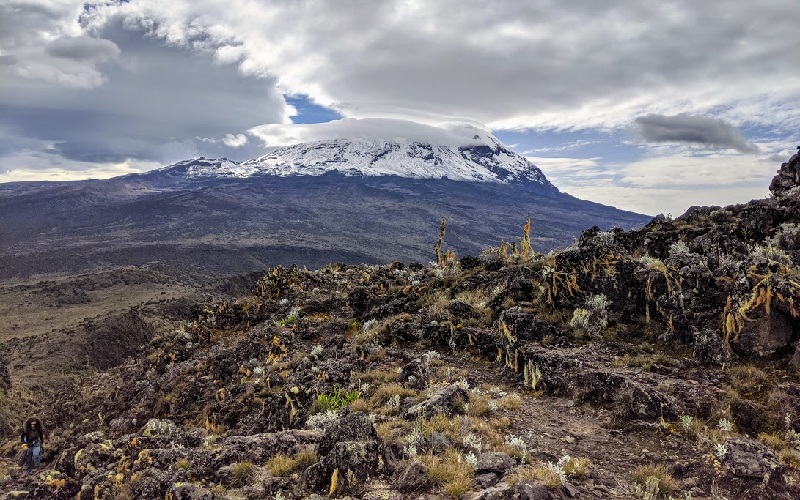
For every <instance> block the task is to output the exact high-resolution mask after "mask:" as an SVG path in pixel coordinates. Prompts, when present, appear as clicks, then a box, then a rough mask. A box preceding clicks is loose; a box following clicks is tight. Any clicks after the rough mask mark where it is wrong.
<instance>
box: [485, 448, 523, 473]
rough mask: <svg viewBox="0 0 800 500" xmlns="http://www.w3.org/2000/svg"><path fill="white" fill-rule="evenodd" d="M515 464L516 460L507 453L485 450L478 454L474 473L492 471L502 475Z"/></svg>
mask: <svg viewBox="0 0 800 500" xmlns="http://www.w3.org/2000/svg"><path fill="white" fill-rule="evenodd" d="M515 465H517V462H516V461H514V459H513V458H511V457H510V456H509V455H508V453H503V452H501V451H487V452H484V453H481V454H480V456H478V464H477V465H476V466H475V472H476V473H486V472H494V473H495V474H499V475H501V476H502V475H503V474H505V472H506V471H507V470H509V469H511V468H512V467H514V466H515Z"/></svg>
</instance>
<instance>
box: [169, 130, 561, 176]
mask: <svg viewBox="0 0 800 500" xmlns="http://www.w3.org/2000/svg"><path fill="white" fill-rule="evenodd" d="M473 139H474V142H476V143H477V144H470V145H463V146H453V145H436V144H432V143H428V142H418V141H408V140H404V139H393V140H376V139H347V140H345V139H332V140H325V141H315V142H310V143H302V144H295V145H292V146H287V147H280V148H272V149H271V150H270V151H269V152H268V153H267V154H265V155H263V156H261V157H259V158H255V159H252V160H247V161H244V162H241V163H239V162H234V161H230V160H227V159H220V160H214V159H207V158H198V159H194V160H186V161H183V162H179V163H176V164H174V165H171V166H170V167H166V169H176V170H179V171H182V172H184V173H185V175H186V176H187V177H227V178H246V177H252V176H256V175H270V176H279V177H286V176H304V175H307V176H319V175H323V174H325V173H329V172H339V173H341V174H344V175H348V176H366V177H374V176H389V175H394V176H399V177H405V178H413V179H450V180H456V181H469V182H498V183H510V182H531V183H536V184H540V185H541V186H543V187H550V188H552V187H553V186H552V184H550V182H549V181H548V180H547V179H546V178H545V176H544V174H543V173H542V171H541V170H539V168H538V167H536V166H535V165H533V164H532V163H530V162H529V161H528V160H527V159H526V158H525V157H523V156H520V155H518V154H516V153H514V152H513V151H511V150H510V149H508V148H506V147H505V146H504V145H503V144H502V143H500V141H498V140H497V139H496V138H494V137H493V136H491V135H488V134H487V135H486V136H484V137H481V136H480V135H478V134H476V135H475V136H474V138H473Z"/></svg>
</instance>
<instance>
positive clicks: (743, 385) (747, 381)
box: [728, 365, 773, 398]
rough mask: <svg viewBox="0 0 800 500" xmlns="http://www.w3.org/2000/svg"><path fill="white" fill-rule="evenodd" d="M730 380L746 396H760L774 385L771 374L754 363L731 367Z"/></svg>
mask: <svg viewBox="0 0 800 500" xmlns="http://www.w3.org/2000/svg"><path fill="white" fill-rule="evenodd" d="M728 380H729V381H730V385H731V387H733V388H734V389H735V390H736V392H738V393H739V394H741V395H742V397H745V398H751V397H757V396H760V395H761V394H763V393H764V392H766V391H767V390H768V389H770V388H771V387H772V386H773V384H772V382H771V381H770V377H769V375H768V374H767V373H766V372H765V371H764V370H762V369H760V368H758V367H757V366H753V365H738V366H733V367H731V368H730V369H729V370H728Z"/></svg>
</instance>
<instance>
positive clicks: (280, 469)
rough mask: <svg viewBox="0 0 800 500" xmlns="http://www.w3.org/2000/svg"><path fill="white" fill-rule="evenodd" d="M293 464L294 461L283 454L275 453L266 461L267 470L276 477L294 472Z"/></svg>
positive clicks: (294, 464)
mask: <svg viewBox="0 0 800 500" xmlns="http://www.w3.org/2000/svg"><path fill="white" fill-rule="evenodd" d="M295 466H296V461H295V460H294V459H293V458H291V457H289V456H286V455H283V454H279V455H275V456H274V457H272V458H270V459H269V460H268V461H267V470H269V471H270V472H271V473H272V475H273V476H277V477H283V476H288V475H290V474H291V473H292V472H294V470H295Z"/></svg>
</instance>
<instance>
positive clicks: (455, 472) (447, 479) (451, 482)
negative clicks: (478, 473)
mask: <svg viewBox="0 0 800 500" xmlns="http://www.w3.org/2000/svg"><path fill="white" fill-rule="evenodd" d="M417 458H418V460H419V461H420V462H421V463H422V464H423V465H425V467H426V468H427V469H428V479H430V481H431V482H432V483H433V484H435V485H439V486H441V487H442V491H443V492H444V493H445V494H446V495H449V496H451V497H453V498H458V497H459V496H461V495H463V494H464V493H465V492H466V491H467V490H468V489H469V488H470V486H471V485H472V475H473V474H474V472H475V471H474V469H473V468H472V466H471V465H469V464H468V463H466V461H464V460H463V459H462V457H461V454H460V453H459V452H458V451H457V450H455V449H454V448H450V449H448V450H447V451H445V453H444V455H442V456H439V455H420V456H418V457H417Z"/></svg>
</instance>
